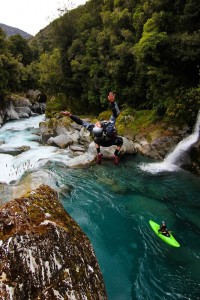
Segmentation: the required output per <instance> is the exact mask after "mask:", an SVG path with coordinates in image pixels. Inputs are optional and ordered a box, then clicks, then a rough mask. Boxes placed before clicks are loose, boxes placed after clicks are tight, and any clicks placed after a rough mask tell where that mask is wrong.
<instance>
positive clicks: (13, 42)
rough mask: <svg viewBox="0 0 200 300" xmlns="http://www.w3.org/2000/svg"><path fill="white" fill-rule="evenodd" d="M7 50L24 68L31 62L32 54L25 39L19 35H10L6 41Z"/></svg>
mask: <svg viewBox="0 0 200 300" xmlns="http://www.w3.org/2000/svg"><path fill="white" fill-rule="evenodd" d="M8 50H9V51H10V53H11V54H12V55H13V56H14V57H15V58H18V59H19V60H20V61H21V62H22V63H23V65H24V66H26V65H28V64H30V63H31V61H32V52H31V49H30V47H29V45H28V42H27V40H26V39H24V38H23V37H22V36H21V35H19V34H16V35H12V36H10V37H9V39H8Z"/></svg>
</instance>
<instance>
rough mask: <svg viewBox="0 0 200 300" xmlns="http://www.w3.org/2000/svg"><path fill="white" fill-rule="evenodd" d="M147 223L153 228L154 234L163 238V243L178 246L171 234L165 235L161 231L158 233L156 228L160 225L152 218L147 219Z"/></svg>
mask: <svg viewBox="0 0 200 300" xmlns="http://www.w3.org/2000/svg"><path fill="white" fill-rule="evenodd" d="M149 224H150V226H151V228H152V229H153V231H154V232H155V234H156V235H157V236H158V237H159V238H160V239H161V240H163V241H164V242H165V243H167V244H169V245H170V246H173V247H180V244H179V243H178V242H177V240H176V239H175V238H174V237H173V235H172V234H171V233H170V236H169V237H168V236H165V235H163V234H162V233H160V232H159V231H158V229H159V228H160V225H159V224H157V223H155V222H154V221H152V220H149Z"/></svg>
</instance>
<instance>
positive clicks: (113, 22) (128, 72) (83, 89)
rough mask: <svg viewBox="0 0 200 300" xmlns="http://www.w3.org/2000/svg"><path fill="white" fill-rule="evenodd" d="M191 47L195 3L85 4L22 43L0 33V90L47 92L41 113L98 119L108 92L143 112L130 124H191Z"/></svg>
mask: <svg viewBox="0 0 200 300" xmlns="http://www.w3.org/2000/svg"><path fill="white" fill-rule="evenodd" d="M199 49H200V4H199V1H198V0H185V1H181V0H177V1H170V0H154V1H149V0H137V1H129V0H104V1H102V0H89V1H87V2H86V4H85V5H82V6H79V7H77V8H76V9H73V10H70V11H67V12H66V13H65V14H63V15H62V16H61V17H60V18H58V19H56V20H54V21H53V22H52V23H51V24H50V25H49V26H47V27H46V28H45V29H43V30H41V31H40V32H39V33H38V35H37V36H36V37H34V38H33V39H32V40H30V41H29V42H28V44H27V42H26V41H24V40H23V39H22V38H20V37H19V36H14V37H12V38H9V39H8V40H6V38H5V34H4V33H3V32H2V31H1V30H0V85H1V86H0V88H2V89H8V90H12V89H13V90H16V89H18V90H22V89H28V88H40V89H41V90H43V91H44V92H46V93H48V94H49V95H54V96H55V100H54V101H52V102H50V103H48V105H47V114H48V115H53V114H54V113H56V112H57V111H59V110H61V109H69V108H70V109H72V110H73V111H74V112H77V113H79V114H80V113H95V114H98V113H99V112H101V111H102V110H106V109H107V108H108V103H107V95H108V92H109V91H110V90H113V91H114V92H115V93H116V95H117V101H118V103H119V104H120V105H121V106H123V107H126V106H129V107H131V108H132V109H134V110H136V111H146V114H145V112H144V113H143V117H142V116H141V117H140V116H139V117H138V118H137V119H138V120H140V121H138V122H139V123H138V124H144V126H146V124H150V122H151V121H152V119H154V120H157V119H159V120H161V118H165V119H167V121H169V122H172V121H174V122H178V121H179V123H181V122H187V123H188V124H192V123H193V120H194V117H189V115H190V114H188V115H187V111H188V110H189V111H190V113H191V116H196V114H197V110H198V108H199V100H198V97H199V96H198V93H199V57H200V50H199ZM61 95H62V96H61ZM191 101H192V102H191ZM149 112H152V114H151V118H150V116H149ZM135 114H136V113H135ZM132 117H133V116H132ZM120 118H123V114H122V116H120ZM120 118H119V122H120ZM124 118H125V119H124V120H125V123H126V118H129V116H126V115H124ZM145 118H146V119H147V120H148V121H147V122H146V121H145ZM127 120H128V119H127ZM148 122H149V123H148ZM120 126H123V122H122V123H121V124H120ZM134 126H135V125H133V128H129V129H128V130H130V131H131V130H133V131H134V130H136V129H134ZM147 126H148V125H147Z"/></svg>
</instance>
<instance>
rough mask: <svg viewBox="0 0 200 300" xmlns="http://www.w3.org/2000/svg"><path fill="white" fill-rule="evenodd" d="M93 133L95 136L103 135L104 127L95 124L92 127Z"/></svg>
mask: <svg viewBox="0 0 200 300" xmlns="http://www.w3.org/2000/svg"><path fill="white" fill-rule="evenodd" d="M92 133H93V134H94V136H95V137H101V136H102V135H103V128H102V127H97V126H95V127H94V128H93V129H92Z"/></svg>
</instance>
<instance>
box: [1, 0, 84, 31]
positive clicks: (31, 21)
mask: <svg viewBox="0 0 200 300" xmlns="http://www.w3.org/2000/svg"><path fill="white" fill-rule="evenodd" d="M86 2H87V0H60V1H59V0H0V23H3V24H6V25H9V26H12V27H16V28H18V29H21V30H23V31H25V32H27V33H29V34H31V35H35V34H36V33H38V32H39V31H40V30H41V29H43V28H44V27H46V26H47V25H48V24H49V23H51V22H52V21H53V20H54V19H56V18H58V17H59V16H60V12H59V10H58V9H59V8H61V9H64V8H65V9H68V10H70V9H72V8H76V7H77V6H79V5H83V4H85V3H86Z"/></svg>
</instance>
